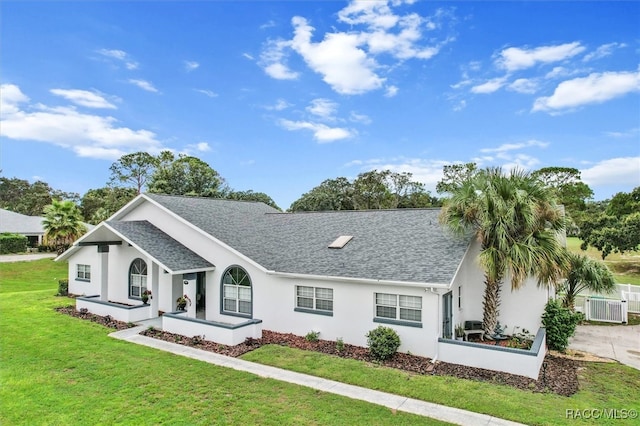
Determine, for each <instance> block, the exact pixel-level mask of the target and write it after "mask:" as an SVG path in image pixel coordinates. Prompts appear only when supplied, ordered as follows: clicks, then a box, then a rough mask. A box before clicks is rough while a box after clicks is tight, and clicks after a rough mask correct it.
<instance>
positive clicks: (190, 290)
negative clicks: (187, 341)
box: [182, 273, 196, 318]
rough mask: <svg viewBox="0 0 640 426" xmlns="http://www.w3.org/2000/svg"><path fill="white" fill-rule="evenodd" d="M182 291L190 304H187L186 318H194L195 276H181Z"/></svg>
mask: <svg viewBox="0 0 640 426" xmlns="http://www.w3.org/2000/svg"><path fill="white" fill-rule="evenodd" d="M182 291H183V294H186V295H187V296H188V297H189V299H191V303H190V304H189V303H188V304H187V316H188V317H189V318H195V317H196V274H193V273H191V274H184V275H183V276H182Z"/></svg>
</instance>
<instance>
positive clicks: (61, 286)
mask: <svg viewBox="0 0 640 426" xmlns="http://www.w3.org/2000/svg"><path fill="white" fill-rule="evenodd" d="M57 295H58V296H68V295H69V280H58V294H57Z"/></svg>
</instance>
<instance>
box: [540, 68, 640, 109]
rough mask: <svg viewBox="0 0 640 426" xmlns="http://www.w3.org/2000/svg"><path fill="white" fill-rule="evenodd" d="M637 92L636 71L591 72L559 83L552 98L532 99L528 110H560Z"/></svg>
mask: <svg viewBox="0 0 640 426" xmlns="http://www.w3.org/2000/svg"><path fill="white" fill-rule="evenodd" d="M638 91H640V72H604V73H592V74H590V75H588V76H587V77H581V78H575V79H573V80H567V81H563V82H562V83H560V84H559V85H558V87H556V89H555V91H554V92H553V95H551V96H544V97H540V98H538V99H536V100H535V102H534V104H533V109H532V111H560V110H567V109H572V108H576V107H580V106H583V105H587V104H593V103H602V102H606V101H609V100H611V99H614V98H617V97H620V96H624V95H626V94H628V93H632V92H638Z"/></svg>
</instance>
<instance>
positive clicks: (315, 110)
mask: <svg viewBox="0 0 640 426" xmlns="http://www.w3.org/2000/svg"><path fill="white" fill-rule="evenodd" d="M306 110H307V111H309V112H310V113H311V114H313V115H315V116H317V117H319V118H322V119H324V120H327V121H334V120H335V117H334V115H335V113H336V111H337V110H338V104H337V103H335V102H333V101H330V100H329V99H324V98H317V99H314V100H312V101H311V104H310V105H309V106H308V107H307V108H306Z"/></svg>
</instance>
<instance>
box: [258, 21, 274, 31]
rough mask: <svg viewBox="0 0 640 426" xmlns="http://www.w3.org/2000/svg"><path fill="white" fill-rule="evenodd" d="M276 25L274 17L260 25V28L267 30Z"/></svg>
mask: <svg viewBox="0 0 640 426" xmlns="http://www.w3.org/2000/svg"><path fill="white" fill-rule="evenodd" d="M275 26H276V21H274V20H273V19H271V20H269V21H268V22H265V23H264V24H262V25H260V27H259V28H260V29H261V30H265V29H267V28H273V27H275Z"/></svg>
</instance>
